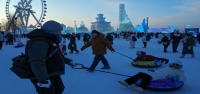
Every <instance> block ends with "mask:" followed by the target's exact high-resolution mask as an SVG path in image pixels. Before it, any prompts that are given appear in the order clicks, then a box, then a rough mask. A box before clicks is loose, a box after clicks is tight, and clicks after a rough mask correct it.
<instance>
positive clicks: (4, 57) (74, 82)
mask: <svg viewBox="0 0 200 94" xmlns="http://www.w3.org/2000/svg"><path fill="white" fill-rule="evenodd" d="M23 42H24V43H25V42H26V39H23ZM16 44H17V43H15V45H16ZM82 45H83V42H82V41H77V46H78V49H80V48H81V46H82ZM113 47H114V48H115V50H116V51H117V52H120V53H122V54H125V55H127V56H130V57H132V58H135V56H136V55H135V52H136V51H137V50H143V51H146V52H147V53H148V54H152V55H155V56H158V57H166V58H169V59H170V61H173V60H181V61H182V62H183V65H184V67H183V69H184V71H185V74H186V76H187V78H188V79H187V81H186V82H185V85H184V86H183V87H182V88H181V89H179V90H176V91H171V92H156V91H149V90H147V91H145V94H169V93H170V94H200V89H199V87H200V86H199V85H200V81H199V79H200V74H199V73H198V72H199V70H200V62H199V61H198V60H200V57H199V55H200V50H199V48H200V45H199V44H197V46H196V47H194V50H195V54H196V57H195V58H193V59H192V58H190V57H191V56H190V55H186V58H183V59H180V58H179V56H180V55H181V51H182V44H180V45H179V47H178V51H179V52H178V53H172V47H171V45H170V47H169V49H168V51H169V53H163V46H162V45H159V44H157V40H156V39H152V40H151V41H150V42H149V43H148V46H147V48H142V42H141V40H140V39H139V40H138V42H137V43H136V48H135V49H129V43H128V42H127V41H125V40H124V39H115V40H114V46H113ZM21 52H24V47H23V48H14V46H13V45H9V46H8V45H5V44H4V46H3V50H0V83H1V84H0V94H37V93H36V91H35V89H34V87H33V85H32V84H31V83H30V81H29V80H23V79H19V78H18V77H17V76H16V75H15V74H13V73H12V72H11V71H10V69H9V68H10V67H11V65H12V62H11V59H12V58H13V57H14V56H16V55H19V54H20V53H21ZM68 52H69V51H68ZM91 53H92V51H91V48H88V49H86V50H84V51H83V52H81V51H80V53H79V54H70V55H67V57H68V58H71V59H73V60H74V62H77V63H82V64H84V65H85V66H87V67H89V66H90V64H91V63H92V61H93V57H94V56H93V55H92V54H91ZM105 57H106V58H107V60H108V62H109V63H110V66H111V67H112V68H111V69H109V70H105V71H109V72H115V73H120V74H125V75H130V76H132V75H134V74H136V73H138V72H140V71H146V69H144V68H137V67H134V66H132V65H131V64H130V62H131V60H130V59H128V58H126V57H124V56H122V55H119V54H117V53H111V52H110V51H108V54H107V55H105ZM102 66H103V65H102V63H99V65H98V66H97V68H96V69H98V70H100V68H101V67H102ZM165 66H167V65H165V64H164V65H163V66H162V67H165ZM162 67H160V68H162ZM126 78H127V77H123V76H119V75H113V74H107V73H102V72H93V73H89V72H87V71H86V70H85V69H80V70H77V69H71V68H70V67H69V66H67V65H66V74H65V75H63V76H62V79H63V82H64V84H65V87H66V88H65V91H64V93H63V94H137V92H136V91H134V90H133V89H132V87H128V88H126V87H124V86H122V85H120V84H119V83H118V82H117V81H118V80H124V79H126Z"/></svg>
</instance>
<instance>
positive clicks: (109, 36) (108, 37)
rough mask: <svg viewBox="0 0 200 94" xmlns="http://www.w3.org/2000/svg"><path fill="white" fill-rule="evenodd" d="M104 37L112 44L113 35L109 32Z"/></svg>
mask: <svg viewBox="0 0 200 94" xmlns="http://www.w3.org/2000/svg"><path fill="white" fill-rule="evenodd" d="M106 39H107V40H108V41H109V42H110V44H111V45H113V36H112V35H111V34H110V33H108V34H107V36H106Z"/></svg>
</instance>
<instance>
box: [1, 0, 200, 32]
mask: <svg viewBox="0 0 200 94" xmlns="http://www.w3.org/2000/svg"><path fill="white" fill-rule="evenodd" d="M6 1H7V0H0V23H1V21H2V19H6V15H5V4H6ZM19 1H21V0H11V3H10V12H11V13H14V12H15V9H14V7H13V5H16V4H17V3H18V2H19ZM40 2H41V0H32V7H33V8H32V9H33V10H34V11H35V12H36V14H35V15H36V17H37V18H39V17H40V14H41V4H40ZM121 3H122V4H125V9H126V13H127V15H128V17H129V18H130V19H131V21H132V23H133V25H134V26H136V25H138V24H141V22H142V20H143V18H144V17H149V27H150V28H164V27H168V26H169V25H175V27H177V28H179V29H183V28H184V26H186V25H187V24H191V25H192V27H194V28H200V0H47V14H46V15H47V16H46V18H45V20H44V21H48V20H55V21H58V22H60V23H63V24H65V25H66V26H72V27H73V26H74V21H76V22H77V25H78V26H79V25H80V23H81V21H84V23H85V25H86V27H87V28H88V29H90V26H91V22H95V21H96V19H95V18H96V17H97V14H99V13H102V14H104V16H105V17H106V21H108V22H111V25H112V26H113V27H114V28H115V29H116V28H117V25H118V24H119V4H121ZM35 23H36V21H34V20H33V17H31V18H30V22H29V24H35Z"/></svg>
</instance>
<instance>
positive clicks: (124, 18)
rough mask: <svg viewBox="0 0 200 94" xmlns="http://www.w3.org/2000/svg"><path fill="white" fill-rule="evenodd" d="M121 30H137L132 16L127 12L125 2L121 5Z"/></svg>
mask: <svg viewBox="0 0 200 94" xmlns="http://www.w3.org/2000/svg"><path fill="white" fill-rule="evenodd" d="M119 31H132V32H136V29H135V28H134V26H133V24H132V22H131V20H130V18H128V15H127V14H126V10H125V4H120V5H119Z"/></svg>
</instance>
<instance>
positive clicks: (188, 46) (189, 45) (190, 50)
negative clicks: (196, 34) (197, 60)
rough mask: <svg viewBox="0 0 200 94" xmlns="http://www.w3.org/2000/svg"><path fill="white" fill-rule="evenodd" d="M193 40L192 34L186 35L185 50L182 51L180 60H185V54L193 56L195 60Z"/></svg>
mask: <svg viewBox="0 0 200 94" xmlns="http://www.w3.org/2000/svg"><path fill="white" fill-rule="evenodd" d="M192 42H193V38H192V36H191V34H189V33H188V34H186V36H185V38H184V40H183V49H182V56H180V58H184V57H185V54H191V55H192V57H191V58H194V50H193V43H192Z"/></svg>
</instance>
